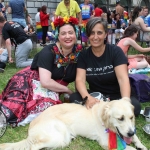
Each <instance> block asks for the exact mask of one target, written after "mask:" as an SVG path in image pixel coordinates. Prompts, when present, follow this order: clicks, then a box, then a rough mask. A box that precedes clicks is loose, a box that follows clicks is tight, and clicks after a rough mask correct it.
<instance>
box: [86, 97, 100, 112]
mask: <svg viewBox="0 0 150 150" xmlns="http://www.w3.org/2000/svg"><path fill="white" fill-rule="evenodd" d="M99 102H100V100H98V99H96V98H95V97H92V96H90V97H88V99H87V101H86V103H85V106H86V108H87V109H90V108H92V107H93V106H94V105H95V104H96V103H99Z"/></svg>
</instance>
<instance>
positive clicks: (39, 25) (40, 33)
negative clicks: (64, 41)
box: [36, 22, 42, 40]
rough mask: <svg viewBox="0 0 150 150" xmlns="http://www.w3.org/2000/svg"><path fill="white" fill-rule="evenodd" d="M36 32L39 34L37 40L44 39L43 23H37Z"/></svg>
mask: <svg viewBox="0 0 150 150" xmlns="http://www.w3.org/2000/svg"><path fill="white" fill-rule="evenodd" d="M36 32H37V38H38V40H41V39H42V26H41V22H36Z"/></svg>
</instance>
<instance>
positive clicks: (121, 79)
mask: <svg viewBox="0 0 150 150" xmlns="http://www.w3.org/2000/svg"><path fill="white" fill-rule="evenodd" d="M127 70H128V69H127V65H126V64H122V65H119V66H116V67H115V73H116V76H117V80H118V83H119V86H120V93H121V96H122V97H130V92H131V91H130V82H129V77H128V71H127Z"/></svg>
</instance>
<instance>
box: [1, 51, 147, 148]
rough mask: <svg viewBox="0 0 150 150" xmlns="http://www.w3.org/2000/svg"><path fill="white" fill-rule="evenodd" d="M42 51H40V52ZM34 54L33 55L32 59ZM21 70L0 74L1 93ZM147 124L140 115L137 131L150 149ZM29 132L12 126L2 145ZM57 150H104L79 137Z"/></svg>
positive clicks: (15, 69) (11, 67) (137, 120)
mask: <svg viewBox="0 0 150 150" xmlns="http://www.w3.org/2000/svg"><path fill="white" fill-rule="evenodd" d="M39 50H40V49H38V51H39ZM32 56H33V54H31V57H32ZM19 70H20V69H17V68H16V67H15V64H7V67H6V69H5V72H4V73H1V74H0V93H1V92H2V90H3V89H4V87H5V86H6V84H7V82H8V80H9V79H10V78H11V77H12V75H14V74H15V73H16V72H17V71H19ZM69 88H70V89H72V90H74V89H75V88H74V83H71V84H69ZM146 106H150V102H148V103H142V108H143V109H144V107H146ZM145 124H146V121H145V118H144V117H143V116H142V115H140V116H138V117H137V118H136V130H137V135H138V137H139V139H140V140H141V141H142V143H143V144H144V145H145V146H146V147H147V148H150V142H149V141H150V135H147V134H146V133H145V132H144V131H143V129H142V127H143V126H144V125H145ZM27 131H28V125H26V126H25V127H23V126H21V127H16V128H12V127H10V126H8V127H7V130H6V132H5V134H4V135H3V136H2V137H1V138H0V143H5V142H17V141H20V140H22V139H24V138H26V137H27ZM57 150H102V148H101V147H100V146H99V145H98V143H97V142H96V141H92V140H89V139H86V138H82V137H77V138H76V139H75V140H73V141H72V142H71V144H70V145H69V146H67V147H66V148H63V149H61V148H59V149H57Z"/></svg>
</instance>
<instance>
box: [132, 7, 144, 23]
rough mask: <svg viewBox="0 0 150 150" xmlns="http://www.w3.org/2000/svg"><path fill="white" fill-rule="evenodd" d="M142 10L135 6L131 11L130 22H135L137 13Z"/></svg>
mask: <svg viewBox="0 0 150 150" xmlns="http://www.w3.org/2000/svg"><path fill="white" fill-rule="evenodd" d="M141 10H142V8H141V7H140V6H136V7H135V8H134V9H133V12H132V22H134V21H135V19H136V18H137V17H138V16H139V12H140V11H141Z"/></svg>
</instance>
